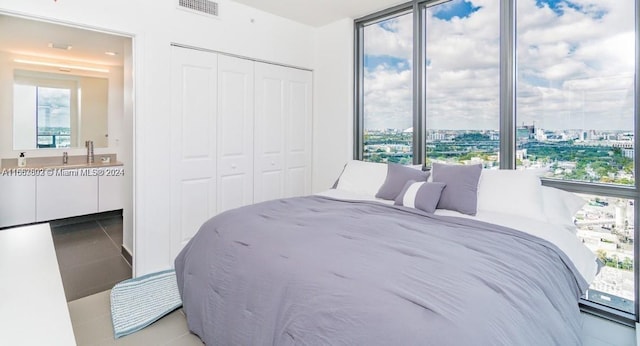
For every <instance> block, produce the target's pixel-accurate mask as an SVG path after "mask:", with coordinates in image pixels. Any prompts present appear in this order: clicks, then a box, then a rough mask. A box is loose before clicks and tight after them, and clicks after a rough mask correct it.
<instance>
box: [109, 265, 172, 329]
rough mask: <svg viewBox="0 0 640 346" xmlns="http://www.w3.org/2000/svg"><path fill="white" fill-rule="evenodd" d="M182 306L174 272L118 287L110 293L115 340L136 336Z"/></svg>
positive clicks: (120, 283)
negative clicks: (134, 333)
mask: <svg viewBox="0 0 640 346" xmlns="http://www.w3.org/2000/svg"><path fill="white" fill-rule="evenodd" d="M180 306H182V299H180V293H179V291H178V283H177V281H176V272H175V270H173V269H170V270H164V271H161V272H156V273H151V274H147V275H143V276H140V277H137V278H133V279H129V280H125V281H122V282H119V283H117V284H116V285H115V286H114V287H113V289H112V290H111V319H112V321H113V332H114V336H115V338H116V339H117V338H120V337H122V336H125V335H128V334H131V333H133V332H137V331H139V330H140V329H143V328H144V327H146V326H148V325H150V324H152V323H153V322H155V321H157V320H159V319H160V318H162V317H163V316H165V315H166V314H168V313H170V312H172V311H174V310H175V309H177V308H179V307H180Z"/></svg>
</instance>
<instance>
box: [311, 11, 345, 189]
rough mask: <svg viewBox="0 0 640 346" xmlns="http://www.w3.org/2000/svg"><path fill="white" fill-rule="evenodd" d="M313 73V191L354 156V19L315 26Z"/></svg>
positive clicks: (328, 184) (332, 178)
mask: <svg viewBox="0 0 640 346" xmlns="http://www.w3.org/2000/svg"><path fill="white" fill-rule="evenodd" d="M314 58H315V70H314V72H315V73H314V75H313V82H314V85H313V138H314V147H313V153H314V155H313V192H319V191H323V190H326V189H328V188H330V187H331V186H333V183H334V182H335V180H336V179H337V178H338V176H339V175H340V173H341V172H342V168H343V167H344V164H345V163H346V162H347V161H348V160H350V159H351V158H352V157H353V19H350V18H345V19H342V20H339V21H336V22H334V23H331V24H328V25H325V26H323V27H320V28H317V29H316V32H315V47H314Z"/></svg>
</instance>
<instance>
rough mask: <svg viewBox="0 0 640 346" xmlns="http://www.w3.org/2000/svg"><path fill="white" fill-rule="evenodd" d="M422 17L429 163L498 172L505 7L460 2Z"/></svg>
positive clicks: (429, 7)
mask: <svg viewBox="0 0 640 346" xmlns="http://www.w3.org/2000/svg"><path fill="white" fill-rule="evenodd" d="M421 11H423V13H424V19H425V20H424V22H425V29H426V30H425V40H424V41H425V44H424V47H422V48H423V49H424V51H425V54H424V56H425V62H424V67H425V68H424V70H423V71H424V73H423V75H424V81H425V88H424V95H425V114H426V117H425V120H426V134H425V153H426V159H427V160H428V161H440V162H468V161H472V162H482V163H484V165H485V166H494V165H495V166H497V165H498V155H497V154H498V150H499V140H500V132H499V127H500V3H499V2H498V1H492V2H491V1H490V2H485V4H484V5H483V6H480V5H478V4H474V3H472V2H468V1H463V0H454V1H449V2H442V3H435V4H434V5H430V4H427V5H426V6H425V7H424V8H423V9H421ZM429 163H430V162H427V165H429Z"/></svg>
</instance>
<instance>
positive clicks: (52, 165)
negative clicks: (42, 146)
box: [0, 154, 124, 170]
mask: <svg viewBox="0 0 640 346" xmlns="http://www.w3.org/2000/svg"><path fill="white" fill-rule="evenodd" d="M103 157H106V158H109V162H102V158H103ZM67 162H68V163H67V164H63V163H62V156H49V157H28V158H27V165H26V166H23V167H19V166H18V159H2V161H1V162H0V169H3V170H7V169H80V168H102V167H117V166H124V163H122V162H121V161H118V160H117V159H116V155H115V154H100V155H94V162H93V163H88V162H87V157H86V156H85V155H75V156H69V158H68V160H67Z"/></svg>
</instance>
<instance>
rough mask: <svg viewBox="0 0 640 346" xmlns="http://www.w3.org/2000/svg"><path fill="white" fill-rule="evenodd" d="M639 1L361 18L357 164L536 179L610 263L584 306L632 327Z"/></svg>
mask: <svg viewBox="0 0 640 346" xmlns="http://www.w3.org/2000/svg"><path fill="white" fill-rule="evenodd" d="M639 2H640V1H639V0H585V1H573V0H501V1H498V0H495V1H481V0H451V1H420V0H415V1H414V2H413V3H408V4H407V5H406V7H405V8H404V9H402V8H398V7H396V8H394V9H393V10H389V11H382V12H380V13H379V14H377V15H371V16H368V17H366V18H363V19H362V20H357V21H356V33H357V35H356V55H357V56H356V62H357V66H356V71H358V72H357V73H356V93H355V94H356V103H357V105H358V106H359V107H358V106H357V107H356V113H357V114H356V120H357V122H356V129H357V131H356V141H355V142H356V143H357V144H356V152H355V156H356V157H357V158H362V159H365V160H371V161H393V162H402V163H407V164H408V163H411V161H413V163H425V164H426V165H427V166H429V164H430V162H432V161H441V162H454V163H478V162H479V163H483V165H484V167H485V168H497V167H502V168H513V169H535V170H537V171H538V172H540V174H541V176H543V178H542V179H543V184H544V185H549V186H554V187H559V188H562V189H565V190H568V191H571V192H574V193H577V194H579V195H580V196H581V197H582V198H584V199H585V201H586V204H585V207H584V208H583V209H582V210H580V211H579V212H578V213H577V214H576V217H575V225H576V229H577V236H578V237H579V238H580V239H581V240H582V241H583V242H584V244H585V245H586V246H587V247H588V248H589V249H591V250H592V251H593V252H594V253H595V254H596V255H597V256H598V258H599V259H600V260H601V261H602V263H603V264H604V267H603V268H602V269H601V271H600V273H599V275H598V276H597V277H596V279H595V280H594V282H593V283H592V285H591V287H590V289H589V290H588V292H587V294H586V295H585V296H584V299H583V305H582V306H583V308H585V309H587V310H588V309H591V310H593V309H595V310H598V309H600V310H602V311H606V314H605V315H608V316H614V317H613V318H617V317H620V318H619V320H621V321H627V322H628V321H631V320H636V319H637V317H636V314H637V311H636V310H637V303H636V302H635V300H636V296H637V287H636V286H637V284H636V282H637V280H638V279H637V276H638V270H637V268H635V266H636V265H637V261H638V259H637V257H638V256H637V254H636V250H635V249H636V248H637V246H636V245H635V243H634V238H635V235H636V234H637V233H638V232H637V228H638V227H636V225H635V219H636V217H637V216H636V215H637V214H638V212H637V210H636V208H635V205H636V203H638V202H639V196H640V193H639V191H640V190H639V188H638V184H637V183H636V179H635V176H636V174H637V171H638V169H637V168H636V166H637V164H636V161H637V159H636V157H635V146H636V143H637V138H636V132H637V130H636V129H637V128H638V125H637V124H636V119H637V117H638V110H637V94H638V91H637V88H636V86H635V85H636V84H637V83H638V77H637V76H636V74H637V70H638V67H637V62H636V61H637V53H636V44H637V42H638V37H637V32H636V27H637V23H636V20H637V19H636V17H637V12H638V10H637V9H636V6H637V4H638V3H639ZM398 13H401V15H399V14H398ZM403 19H404V20H403ZM401 23H403V24H401ZM400 28H402V29H400ZM400 47H403V48H404V49H405V50H401V49H400ZM409 50H411V52H410V51H409ZM399 51H402V55H400V54H399V53H397V52H399ZM385 52H386V53H385ZM394 54H395V55H394ZM400 56H402V57H404V58H400ZM412 58H413V59H412ZM412 61H415V62H416V63H415V64H412ZM405 66H406V68H405ZM402 73H406V74H407V75H406V76H403V77H402V78H401V76H402ZM400 100H402V102H400ZM400 118H401V119H402V122H399V121H398V119H400ZM374 124H375V125H374ZM416 124H420V125H421V126H420V128H413V127H414V126H416ZM358 143H361V144H358ZM407 147H408V148H407ZM401 148H402V149H401ZM400 151H403V152H406V153H416V154H413V155H411V154H409V155H404V154H401V153H400ZM422 153H424V155H422ZM615 316H617V317H615Z"/></svg>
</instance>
